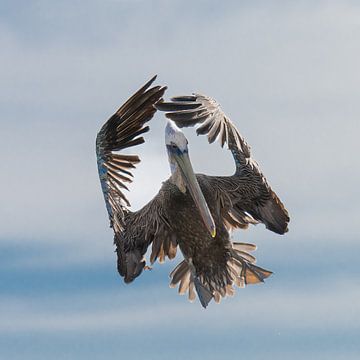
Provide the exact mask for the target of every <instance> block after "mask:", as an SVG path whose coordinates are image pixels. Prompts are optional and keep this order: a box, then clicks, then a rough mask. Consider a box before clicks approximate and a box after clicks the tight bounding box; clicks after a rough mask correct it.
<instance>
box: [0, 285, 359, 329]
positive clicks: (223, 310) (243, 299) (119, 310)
mask: <svg viewBox="0 0 360 360" xmlns="http://www.w3.org/2000/svg"><path fill="white" fill-rule="evenodd" d="M334 289H337V290H336V292H334ZM150 291H151V292H150V293H148V292H149V288H148V289H146V290H145V291H144V290H143V291H141V290H139V289H138V290H137V293H136V298H138V299H140V298H141V297H143V298H148V299H149V300H150V299H152V298H153V297H154V295H156V294H157V293H158V294H164V291H163V290H162V288H159V287H158V286H155V287H154V288H152V289H151V290H150ZM167 291H168V292H169V293H168V295H165V297H164V295H163V296H162V298H159V299H158V300H157V301H156V303H153V302H152V301H150V302H142V303H141V304H140V302H135V303H134V302H133V301H132V300H131V297H132V296H133V297H135V293H134V292H133V291H129V295H126V294H125V295H124V294H121V293H119V292H113V291H105V292H104V294H102V295H100V294H99V293H96V294H91V293H86V294H75V295H66V297H63V298H62V297H61V296H60V297H59V296H58V295H56V297H55V296H53V297H51V296H50V297H46V298H45V299H43V298H40V297H33V298H28V299H27V300H26V301H25V299H24V300H23V301H19V300H18V299H16V298H14V299H13V298H11V297H5V298H2V301H1V309H2V311H1V312H2V313H1V318H2V321H1V324H0V332H2V333H7V334H9V333H28V332H32V333H34V332H76V333H78V332H80V333H89V332H102V331H107V332H113V331H116V332H118V333H123V332H126V333H127V334H128V335H129V333H136V332H137V331H138V330H140V329H142V328H145V327H146V326H147V325H148V324H151V326H152V327H154V328H157V327H161V328H162V331H166V329H171V328H172V327H173V324H174V323H176V329H177V331H181V329H186V328H187V327H188V320H187V319H192V327H193V329H192V330H193V331H196V329H199V330H200V329H206V327H207V324H211V323H213V324H217V329H218V331H221V332H225V333H227V332H231V331H234V330H236V329H237V328H238V326H239V324H241V327H242V328H247V329H249V330H250V329H262V331H264V330H267V331H270V332H273V331H279V332H282V331H285V330H286V331H290V330H295V329H296V330H297V331H305V330H306V331H310V332H317V331H324V321H326V323H327V329H328V330H325V331H329V332H331V331H332V330H331V329H336V331H342V330H347V331H350V330H351V331H357V330H359V324H358V323H357V322H356V321H354V319H355V318H356V317H358V316H359V314H360V306H359V305H357V302H354V301H353V299H356V298H358V297H359V296H360V288H359V287H358V286H357V285H356V283H354V282H353V281H351V280H350V279H348V280H347V281H342V280H340V279H334V282H333V287H332V288H329V287H324V286H320V287H318V288H312V287H311V286H310V287H309V286H306V285H303V286H302V287H301V288H291V289H289V288H280V289H270V288H269V286H266V285H264V286H258V287H256V286H255V287H247V288H246V289H245V290H242V289H238V290H237V293H236V296H235V297H234V298H231V299H227V300H224V301H223V302H222V304H221V306H219V305H216V304H212V305H211V306H210V307H209V309H207V310H206V311H203V310H202V309H201V308H200V305H199V304H198V303H195V304H189V303H187V299H185V298H184V297H180V298H178V299H176V298H175V299H174V296H169V294H170V291H172V292H174V291H175V290H167ZM141 293H143V294H142V295H141ZM170 295H174V294H170ZM59 304H61V305H60V306H59ZM119 304H121V306H119ZM174 307H176V311H174ZM245 309H246V311H245ZM230 318H231V321H230V322H229V320H230ZM204 331H205V332H206V330H204Z"/></svg>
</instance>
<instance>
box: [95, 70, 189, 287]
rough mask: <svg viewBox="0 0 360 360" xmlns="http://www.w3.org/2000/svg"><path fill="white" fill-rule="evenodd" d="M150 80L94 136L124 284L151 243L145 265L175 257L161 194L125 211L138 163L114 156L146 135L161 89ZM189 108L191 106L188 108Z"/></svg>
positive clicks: (138, 269)
mask: <svg viewBox="0 0 360 360" xmlns="http://www.w3.org/2000/svg"><path fill="white" fill-rule="evenodd" d="M155 78H156V77H153V78H152V79H151V80H150V81H148V82H147V83H146V84H145V85H144V86H143V87H141V88H140V89H139V90H138V91H137V92H136V93H135V94H134V95H132V96H131V97H130V98H129V99H128V100H127V101H126V102H125V103H124V104H123V105H122V106H121V107H120V108H119V109H118V110H117V111H116V113H115V114H114V115H113V116H111V117H110V119H109V120H108V121H107V122H106V123H105V124H104V125H103V127H102V128H101V130H100V131H99V133H98V135H97V138H96V154H97V164H98V172H99V177H100V183H101V187H102V191H103V195H104V199H105V204H106V208H107V211H108V215H109V220H110V226H111V227H112V228H113V230H114V243H115V245H116V252H117V255H118V263H117V266H118V271H119V273H120V275H121V276H123V277H124V280H125V282H131V281H132V280H133V279H134V278H136V277H137V276H139V275H140V273H141V272H142V270H143V268H144V266H145V260H144V259H143V255H144V254H145V252H146V249H147V247H148V246H149V244H151V243H152V242H153V254H152V256H151V261H152V262H153V261H155V260H156V258H157V257H159V260H160V261H163V260H164V258H165V256H168V257H169V258H173V257H175V255H176V248H177V242H176V239H175V238H174V235H171V234H169V231H168V230H169V226H168V223H167V220H166V217H165V216H164V214H163V212H164V211H163V209H162V196H161V195H159V194H158V195H157V196H156V197H155V198H154V199H153V200H151V201H150V202H149V203H148V204H147V205H145V206H144V207H143V208H142V209H141V210H139V211H136V212H131V211H130V202H129V200H128V199H127V197H126V196H125V194H124V192H123V190H124V189H125V190H128V188H127V186H126V185H125V183H130V182H132V180H133V174H132V172H131V170H132V169H134V168H135V167H136V165H137V164H138V163H139V162H140V158H139V157H138V156H137V155H128V154H123V153H121V152H120V153H115V152H118V151H121V150H124V149H128V148H130V147H133V146H137V145H140V144H142V143H143V142H144V141H145V140H144V138H143V137H142V135H143V134H145V133H146V132H148V131H149V126H147V125H146V123H147V122H148V121H149V120H151V118H152V117H153V115H154V113H155V111H156V108H155V107H154V105H155V104H156V103H157V102H159V101H161V99H162V96H163V94H164V92H165V90H166V87H161V86H153V87H151V85H152V83H153V82H154V80H155ZM191 108H193V106H191Z"/></svg>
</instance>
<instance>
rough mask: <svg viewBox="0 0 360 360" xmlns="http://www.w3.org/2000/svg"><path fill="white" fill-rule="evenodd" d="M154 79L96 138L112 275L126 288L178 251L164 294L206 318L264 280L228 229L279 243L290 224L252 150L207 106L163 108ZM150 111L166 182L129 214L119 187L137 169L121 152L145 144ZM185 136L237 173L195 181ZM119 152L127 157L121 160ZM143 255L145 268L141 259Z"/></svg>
mask: <svg viewBox="0 0 360 360" xmlns="http://www.w3.org/2000/svg"><path fill="white" fill-rule="evenodd" d="M155 79H156V76H154V77H153V78H152V79H151V80H149V81H148V82H147V83H146V84H145V85H144V86H142V87H141V88H140V89H139V90H138V91H137V92H135V93H134V95H132V96H131V97H130V98H129V99H128V100H127V101H126V102H125V103H124V104H123V105H122V106H121V107H120V108H119V109H118V110H117V111H116V112H115V114H114V115H113V116H111V117H110V119H109V120H108V121H107V122H105V124H104V125H103V126H102V128H101V129H100V131H99V132H98V134H97V137H96V154H97V165H98V173H99V178H100V183H101V188H102V192H103V195H104V200H105V204H106V208H107V212H108V216H109V221H110V227H111V228H112V229H113V231H114V245H115V248H116V254H117V270H118V272H119V274H120V276H121V277H123V279H124V282H125V283H131V282H132V281H133V280H134V279H135V278H137V277H138V276H139V275H140V274H141V273H142V271H143V270H146V269H151V268H152V267H151V265H153V264H154V263H155V261H156V260H158V261H159V262H160V263H163V262H164V261H165V258H168V259H169V260H172V259H174V258H175V256H176V254H177V250H178V248H179V249H180V251H181V253H182V255H183V260H182V261H181V262H180V263H179V264H178V265H177V266H176V267H175V268H174V269H173V270H172V271H171V273H170V287H176V286H178V292H179V293H180V294H186V293H187V294H188V298H189V300H190V301H191V302H192V301H194V300H195V298H196V295H197V297H198V299H199V301H200V303H201V305H202V306H203V307H204V308H206V307H207V306H208V304H209V303H210V301H211V300H212V299H214V301H215V302H217V303H219V302H220V301H221V299H222V298H224V297H226V296H232V295H234V292H235V290H234V286H238V287H240V288H242V287H245V285H248V284H256V283H261V282H264V280H265V279H266V278H268V277H269V276H270V275H271V274H272V272H271V271H269V270H266V269H264V268H261V267H259V266H257V265H255V262H256V259H255V257H254V256H253V255H252V254H251V252H252V251H254V250H256V245H254V244H250V243H244V242H236V241H233V232H234V231H235V230H236V229H246V228H247V227H248V226H249V225H256V224H258V223H263V224H264V225H265V226H266V228H267V229H269V230H271V231H273V232H275V233H277V234H281V235H282V234H285V233H286V232H287V231H288V223H289V220H290V218H289V214H288V212H287V210H286V208H285V207H284V205H283V203H282V202H281V200H280V199H279V197H278V196H277V195H276V193H275V192H274V191H273V190H272V189H271V187H270V185H269V184H268V182H267V180H266V178H265V176H264V175H263V174H262V172H261V171H260V169H259V166H258V164H257V163H256V161H255V160H254V159H252V157H251V154H250V147H249V145H248V144H247V142H246V141H245V139H244V138H243V136H242V135H241V134H240V132H239V131H238V130H237V128H236V126H235V125H234V123H233V122H232V121H231V120H230V119H229V118H228V116H226V115H225V113H224V112H223V111H222V109H221V107H220V105H219V104H218V103H217V102H216V101H215V100H214V99H212V98H210V97H208V96H205V95H201V94H192V95H184V96H176V97H173V98H171V99H170V101H164V99H163V96H164V94H165V91H166V90H167V87H166V86H159V85H158V86H152V85H153V83H154V81H155ZM156 111H161V112H164V113H165V118H166V126H165V146H166V151H167V155H168V160H169V165H170V171H171V175H170V177H169V178H168V179H167V180H165V181H164V182H163V183H162V186H161V188H160V190H159V192H158V194H157V195H156V196H155V197H154V198H153V199H152V200H150V201H149V202H148V203H147V204H146V205H144V206H143V207H142V208H141V209H140V210H137V211H131V205H130V202H129V201H128V199H127V198H126V196H125V194H124V190H128V188H127V186H126V185H125V183H128V182H131V181H132V179H133V174H132V172H131V171H132V170H133V169H134V168H135V166H136V165H137V164H138V163H139V162H140V158H139V157H138V156H137V155H129V154H128V151H127V149H128V148H130V147H133V146H138V145H140V144H142V143H144V142H145V140H144V137H143V136H142V135H143V134H145V133H146V132H148V131H149V125H148V123H149V121H150V120H151V119H152V118H153V116H154V114H155V112H156ZM184 127H195V128H196V133H197V134H198V135H206V136H207V138H208V141H209V143H213V142H214V141H215V140H218V141H219V142H220V145H221V147H224V145H225V144H226V146H227V148H228V149H229V150H230V152H231V154H232V157H233V159H234V163H235V172H234V174H233V175H231V176H209V175H205V174H196V173H195V172H194V170H193V167H192V164H191V160H190V153H189V144H188V140H187V138H186V137H185V135H184V133H183V131H182V130H181V129H182V128H184ZM124 150H126V151H125V152H124ZM150 246H151V253H150V259H149V260H150V266H149V265H147V263H146V259H145V256H146V253H147V250H148V248H150Z"/></svg>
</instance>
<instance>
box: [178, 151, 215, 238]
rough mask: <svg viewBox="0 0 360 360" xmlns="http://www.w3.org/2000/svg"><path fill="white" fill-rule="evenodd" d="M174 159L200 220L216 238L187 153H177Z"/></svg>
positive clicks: (212, 220) (213, 224) (212, 223)
mask: <svg viewBox="0 0 360 360" xmlns="http://www.w3.org/2000/svg"><path fill="white" fill-rule="evenodd" d="M174 158H175V160H176V162H177V163H178V165H179V167H180V169H181V172H182V174H183V176H184V178H185V180H186V185H187V187H188V189H189V191H190V194H191V196H192V198H193V199H194V202H195V204H196V206H197V208H198V209H199V212H200V215H201V218H202V219H203V221H204V224H205V226H206V228H207V229H208V230H209V232H210V234H211V236H212V237H213V238H214V237H215V236H216V227H215V222H214V219H213V217H212V215H211V213H210V210H209V207H208V205H207V203H206V200H205V198H204V195H203V193H202V191H201V189H200V186H199V183H198V181H197V179H196V176H195V174H194V170H193V168H192V166H191V162H190V159H189V155H188V153H187V152H185V153H177V154H174Z"/></svg>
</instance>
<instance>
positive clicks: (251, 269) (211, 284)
mask: <svg viewBox="0 0 360 360" xmlns="http://www.w3.org/2000/svg"><path fill="white" fill-rule="evenodd" d="M255 249H256V246H255V245H253V244H247V243H234V244H233V248H232V249H230V259H229V260H228V262H227V267H226V268H225V269H224V271H223V272H221V273H219V274H218V275H216V276H214V277H213V278H211V279H209V278H208V277H207V276H206V274H197V272H196V269H195V267H194V264H193V263H192V262H191V261H190V262H188V261H187V260H183V261H182V262H181V263H180V264H178V265H177V266H176V267H175V269H174V270H173V271H172V272H171V273H170V278H171V281H170V287H176V285H177V284H179V290H178V291H179V294H180V295H183V294H185V293H186V292H188V295H189V300H190V301H193V300H194V299H195V297H196V294H197V296H198V298H199V301H200V303H201V305H202V306H203V307H204V308H206V307H207V306H208V304H209V302H210V301H211V299H213V298H214V300H215V302H216V303H219V302H220V301H221V299H222V298H225V297H226V296H233V295H234V294H235V289H234V287H233V286H234V285H236V286H238V287H240V288H243V287H245V286H246V285H249V284H257V283H262V282H264V280H265V279H266V278H268V277H269V276H270V275H271V274H272V272H271V271H269V270H266V269H263V268H261V267H259V266H256V265H254V263H255V260H256V259H255V257H254V256H253V255H251V254H249V253H248V252H247V251H253V250H255ZM204 275H205V276H204Z"/></svg>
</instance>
